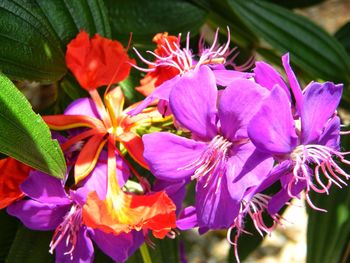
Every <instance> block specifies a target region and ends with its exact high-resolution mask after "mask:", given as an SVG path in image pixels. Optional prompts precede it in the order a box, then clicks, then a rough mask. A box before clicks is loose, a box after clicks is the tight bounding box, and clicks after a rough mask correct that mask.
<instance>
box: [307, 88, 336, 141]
mask: <svg viewBox="0 0 350 263" xmlns="http://www.w3.org/2000/svg"><path fill="white" fill-rule="evenodd" d="M342 91H343V85H334V83H332V82H326V83H323V84H321V83H311V84H310V85H308V86H307V88H306V89H305V92H304V101H303V107H302V110H301V132H302V143H303V144H308V143H312V142H314V141H315V140H317V139H318V137H319V136H320V135H321V133H322V132H323V129H324V128H325V127H326V124H327V121H328V120H329V119H330V118H331V117H332V116H333V115H334V113H335V111H336V109H337V107H338V104H339V102H340V99H341V96H342Z"/></svg>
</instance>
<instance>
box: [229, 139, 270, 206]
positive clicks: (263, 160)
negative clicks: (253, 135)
mask: <svg viewBox="0 0 350 263" xmlns="http://www.w3.org/2000/svg"><path fill="white" fill-rule="evenodd" d="M230 155H231V157H230V158H229V159H228V161H227V166H226V177H227V184H228V190H229V192H230V195H231V198H232V199H233V200H236V201H237V202H241V200H242V199H243V197H244V195H245V192H246V190H247V189H248V188H250V187H253V186H254V187H257V186H259V185H260V184H261V183H262V182H264V181H265V180H266V179H267V177H268V174H269V173H270V171H271V169H272V167H273V162H274V161H273V159H272V158H269V155H267V154H266V153H263V152H260V151H258V150H257V149H256V148H255V147H254V145H253V144H252V143H250V142H249V143H246V144H243V145H239V146H236V147H235V148H233V149H232V152H231V153H230Z"/></svg>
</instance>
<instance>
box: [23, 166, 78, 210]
mask: <svg viewBox="0 0 350 263" xmlns="http://www.w3.org/2000/svg"><path fill="white" fill-rule="evenodd" d="M21 190H22V191H23V193H25V195H27V196H29V197H30V198H32V199H34V200H36V201H38V202H41V203H47V204H58V205H66V204H70V203H71V201H70V199H69V198H68V196H67V194H66V192H65V191H64V186H63V182H62V181H61V180H59V179H56V178H54V177H52V176H50V175H47V174H45V173H42V172H39V171H33V172H31V173H30V175H29V177H28V178H27V179H26V180H25V181H24V182H23V183H22V184H21Z"/></svg>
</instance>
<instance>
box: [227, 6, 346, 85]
mask: <svg viewBox="0 0 350 263" xmlns="http://www.w3.org/2000/svg"><path fill="white" fill-rule="evenodd" d="M228 1H229V4H230V6H231V7H232V9H233V10H234V11H235V12H236V14H237V15H238V16H239V17H240V18H241V19H242V21H244V22H245V23H246V24H247V25H248V26H249V27H250V29H251V30H253V31H254V32H256V33H257V34H258V35H259V36H261V37H262V38H263V39H264V40H265V41H266V42H268V43H270V44H271V45H272V46H273V47H274V48H276V49H278V50H279V51H280V52H282V53H285V52H287V51H289V52H290V53H291V59H292V61H293V62H295V63H296V64H297V65H298V66H299V67H300V68H302V69H303V70H305V71H307V72H309V73H310V74H312V75H313V76H314V77H315V78H322V79H325V80H331V81H334V82H349V81H350V58H349V56H348V55H347V53H346V52H345V50H344V48H343V47H342V45H341V44H340V43H339V42H338V41H337V40H336V39H335V38H334V37H332V36H330V35H329V34H328V33H326V32H325V31H324V30H323V29H322V28H320V27H318V26H317V25H315V24H314V23H313V22H311V21H310V20H308V19H307V18H305V17H303V16H300V15H297V14H295V13H293V12H291V11H289V10H287V9H285V8H282V7H279V6H277V5H274V4H271V3H267V2H265V1H257V0H252V1H245V0H228Z"/></svg>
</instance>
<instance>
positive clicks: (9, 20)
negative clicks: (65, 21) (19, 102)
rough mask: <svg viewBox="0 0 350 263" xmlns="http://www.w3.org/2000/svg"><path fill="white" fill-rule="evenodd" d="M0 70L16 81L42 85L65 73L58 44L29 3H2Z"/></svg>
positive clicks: (17, 0)
mask: <svg viewBox="0 0 350 263" xmlns="http://www.w3.org/2000/svg"><path fill="white" fill-rule="evenodd" d="M0 70H1V71H3V72H4V73H5V74H7V75H8V76H9V77H11V78H13V79H18V80H22V79H29V80H37V81H41V82H52V81H55V80H58V79H60V78H61V77H62V76H63V75H64V73H65V72H66V67H65V63H64V54H63V52H62V50H61V48H60V43H59V40H58V39H57V37H56V36H55V34H54V32H53V31H52V29H51V28H50V26H49V25H47V24H46V23H45V20H44V19H43V18H42V17H41V16H40V15H38V13H37V12H36V9H35V8H34V6H33V3H31V2H30V1H24V0H22V1H20V0H12V1H10V0H3V1H0Z"/></svg>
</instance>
